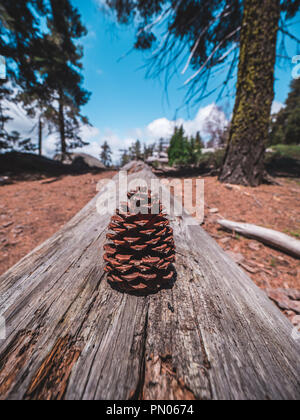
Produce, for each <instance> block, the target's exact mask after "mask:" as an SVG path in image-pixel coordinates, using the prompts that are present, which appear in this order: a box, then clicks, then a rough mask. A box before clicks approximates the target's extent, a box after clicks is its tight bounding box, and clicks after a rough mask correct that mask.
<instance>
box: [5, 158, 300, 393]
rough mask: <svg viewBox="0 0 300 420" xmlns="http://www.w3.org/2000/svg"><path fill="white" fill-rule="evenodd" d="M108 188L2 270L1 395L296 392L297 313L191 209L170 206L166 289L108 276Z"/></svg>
mask: <svg viewBox="0 0 300 420" xmlns="http://www.w3.org/2000/svg"><path fill="white" fill-rule="evenodd" d="M127 169H128V170H129V174H130V175H129V180H135V179H143V180H148V181H149V180H150V179H151V178H153V177H154V175H153V173H152V172H151V170H150V169H149V168H148V167H146V166H145V165H143V164H139V165H136V164H131V165H129V166H128V167H127ZM116 181H117V178H116ZM106 189H107V187H104V188H103V189H102V190H101V191H100V192H99V195H98V196H97V197H95V198H94V199H93V200H92V201H91V202H90V203H89V204H88V205H87V206H86V207H85V208H84V209H83V210H82V211H81V212H80V213H79V214H78V215H77V216H75V217H74V218H73V219H72V220H71V221H70V222H69V223H68V224H67V225H66V226H65V227H64V228H63V229H62V230H61V231H60V232H58V233H57V234H56V235H54V236H53V237H52V238H51V239H49V240H48V241H47V242H45V243H44V244H43V245H41V246H39V247H38V248H37V249H36V250H34V251H33V252H32V253H31V254H29V255H28V256H27V257H25V258H24V259H23V260H22V261H20V262H19V263H18V264H17V265H16V266H14V267H13V268H12V269H10V270H9V271H8V272H7V273H6V274H5V275H3V276H2V277H1V278H0V314H1V315H2V316H3V319H4V320H5V322H6V339H5V340H0V397H1V399H8V400H11V399H29V400H32V399H66V400H75V399H76V400H93V399H104V400H106V399H113V400H121V399H124V400H126V399H146V400H147V399H174V400H176V399H177V400H182V399H208V400H222V399H299V397H300V367H299V349H300V346H299V342H297V341H295V340H294V339H293V338H292V337H293V331H294V330H293V326H292V324H291V323H290V322H289V321H288V320H287V319H286V318H285V317H284V316H283V315H282V314H281V312H280V311H279V310H278V309H277V307H276V306H275V305H274V304H273V303H272V302H271V301H270V300H269V299H268V298H267V296H266V295H265V293H263V292H262V291H261V290H260V289H259V288H258V287H256V286H255V284H254V283H253V282H252V281H251V280H250V279H249V277H248V276H247V275H246V274H245V273H244V271H243V270H241V269H240V268H239V267H238V266H237V265H236V264H235V263H234V262H233V261H232V260H231V258H230V257H229V256H227V255H226V254H225V253H224V252H223V250H222V249H221V248H220V247H219V246H218V245H217V243H216V242H215V241H214V240H213V239H212V238H211V237H210V236H209V235H208V234H207V233H206V232H205V231H204V230H203V229H202V228H201V227H200V226H195V224H194V223H193V225H192V226H191V225H190V224H191V219H190V216H188V215H187V214H183V215H182V216H175V215H174V212H171V214H170V222H171V225H172V227H173V229H174V239H175V243H176V248H177V252H176V264H175V268H176V271H177V280H176V282H175V284H174V286H173V287H172V288H170V289H166V290H162V291H160V292H159V293H157V294H154V295H149V296H144V297H141V296H134V295H129V294H122V293H120V292H118V291H115V290H113V289H112V288H111V287H110V285H109V284H108V283H107V281H106V275H105V272H104V265H105V263H104V261H103V244H104V242H105V240H106V238H105V237H106V233H107V226H108V224H109V221H110V216H109V215H105V216H100V215H99V214H98V212H97V211H96V202H97V199H98V198H99V197H102V195H103V194H104V193H105V191H106ZM172 200H174V197H173V198H172ZM177 204H178V203H177V202H176V201H175V205H177Z"/></svg>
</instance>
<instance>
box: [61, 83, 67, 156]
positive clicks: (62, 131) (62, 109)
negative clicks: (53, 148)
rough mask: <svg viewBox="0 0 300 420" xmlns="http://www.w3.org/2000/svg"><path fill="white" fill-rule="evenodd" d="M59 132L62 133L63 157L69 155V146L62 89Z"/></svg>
mask: <svg viewBox="0 0 300 420" xmlns="http://www.w3.org/2000/svg"><path fill="white" fill-rule="evenodd" d="M59 132H60V143H61V154H62V157H63V156H64V155H65V154H66V153H67V144H66V132H65V116H64V104H63V93H62V90H61V89H60V91H59Z"/></svg>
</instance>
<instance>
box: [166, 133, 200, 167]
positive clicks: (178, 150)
mask: <svg viewBox="0 0 300 420" xmlns="http://www.w3.org/2000/svg"><path fill="white" fill-rule="evenodd" d="M168 156H169V164H170V165H171V166H174V165H176V166H185V165H188V164H191V163H193V160H194V157H193V152H192V146H191V143H190V141H189V139H188V138H187V137H186V136H185V133H184V129H183V126H181V127H180V128H178V127H175V130H174V134H173V136H172V138H171V141H170V147H169V150H168Z"/></svg>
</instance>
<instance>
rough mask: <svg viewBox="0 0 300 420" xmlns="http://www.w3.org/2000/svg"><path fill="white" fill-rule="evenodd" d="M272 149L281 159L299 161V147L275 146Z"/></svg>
mask: <svg viewBox="0 0 300 420" xmlns="http://www.w3.org/2000/svg"><path fill="white" fill-rule="evenodd" d="M272 149H273V150H274V151H275V152H276V154H277V155H279V156H281V157H286V158H290V159H296V160H300V145H286V144H277V145H275V146H272Z"/></svg>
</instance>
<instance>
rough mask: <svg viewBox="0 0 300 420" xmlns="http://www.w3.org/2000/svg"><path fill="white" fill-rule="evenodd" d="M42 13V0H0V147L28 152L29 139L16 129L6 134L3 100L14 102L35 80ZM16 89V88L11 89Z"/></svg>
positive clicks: (7, 118) (29, 148) (5, 108)
mask: <svg viewBox="0 0 300 420" xmlns="http://www.w3.org/2000/svg"><path fill="white" fill-rule="evenodd" d="M44 12H45V8H44V4H43V1H42V0H19V1H17V2H12V1H10V0H1V2H0V55H2V56H4V57H5V58H6V64H7V80H9V82H10V83H9V85H8V83H6V82H7V81H3V80H1V81H0V149H1V150H13V149H14V148H16V149H18V150H21V151H32V150H34V149H35V146H34V145H33V144H32V142H31V140H30V139H22V138H21V136H20V134H19V133H17V132H16V131H13V132H12V133H8V132H7V130H6V128H5V125H6V124H7V123H8V122H9V121H10V120H11V117H9V116H8V115H7V111H8V108H7V106H6V105H5V102H6V103H8V102H18V101H19V96H18V95H15V94H14V91H13V90H12V89H11V88H12V87H13V88H18V89H19V92H20V90H21V91H23V92H24V91H25V90H27V89H30V88H31V87H32V86H34V85H35V84H36V83H37V80H36V75H35V71H34V69H35V65H36V63H37V62H38V61H39V52H40V49H39V48H38V47H37V46H38V43H39V39H40V29H39V19H38V16H39V15H40V14H43V13H44ZM15 90H16V89H15Z"/></svg>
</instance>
